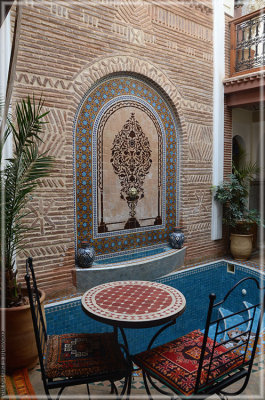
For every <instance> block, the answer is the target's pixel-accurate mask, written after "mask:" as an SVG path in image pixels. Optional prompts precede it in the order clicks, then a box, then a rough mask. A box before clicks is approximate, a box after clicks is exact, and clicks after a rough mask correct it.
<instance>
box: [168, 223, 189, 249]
mask: <svg viewBox="0 0 265 400" xmlns="http://www.w3.org/2000/svg"><path fill="white" fill-rule="evenodd" d="M184 240H185V236H184V233H183V232H182V230H181V228H178V227H176V228H175V229H174V231H173V232H172V233H170V235H169V243H170V245H171V247H173V249H181V248H182V247H183V243H184Z"/></svg>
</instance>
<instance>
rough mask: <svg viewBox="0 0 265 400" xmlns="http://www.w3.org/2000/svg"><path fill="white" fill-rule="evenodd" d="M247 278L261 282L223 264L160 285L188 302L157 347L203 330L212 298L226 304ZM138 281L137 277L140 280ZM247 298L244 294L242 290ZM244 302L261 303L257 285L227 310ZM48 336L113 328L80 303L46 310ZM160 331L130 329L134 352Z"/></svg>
mask: <svg viewBox="0 0 265 400" xmlns="http://www.w3.org/2000/svg"><path fill="white" fill-rule="evenodd" d="M246 276H254V277H256V278H258V279H260V274H259V273H258V271H255V270H254V269H251V268H247V267H245V266H240V265H236V264H235V273H230V272H227V263H226V262H225V261H219V262H215V263H211V264H207V265H203V266H200V267H196V268H194V267H193V268H190V269H187V270H185V271H181V272H176V273H174V274H171V275H169V276H167V277H164V278H161V279H159V280H157V281H159V282H161V283H165V284H167V285H170V286H172V287H175V288H176V289H178V290H180V291H181V292H182V293H183V294H184V296H185V298H186V302H187V307H186V310H185V312H184V313H183V314H182V315H181V316H180V317H179V318H177V320H176V324H175V325H174V326H172V327H170V328H168V329H167V330H166V331H165V332H163V333H162V334H161V335H160V336H159V339H158V340H157V341H156V342H155V344H160V343H165V342H167V341H170V340H173V339H174V338H176V337H179V336H182V335H184V334H186V333H188V332H190V331H192V330H194V329H203V328H204V326H205V320H206V314H207V310H208V304H209V294H210V293H215V294H216V296H217V298H216V300H217V301H218V300H222V298H223V297H224V295H225V294H226V293H227V291H228V290H229V289H230V288H232V287H233V286H234V284H235V283H236V282H238V281H239V280H240V279H242V278H244V277H246ZM136 278H137V277H136ZM243 288H244V289H245V290H246V294H245V295H244V294H243V293H242V289H243ZM243 301H247V302H249V303H252V304H255V303H257V302H259V294H258V293H257V290H255V284H254V283H253V281H247V282H246V283H245V284H244V286H243V287H242V286H241V287H240V288H239V289H238V290H236V292H235V294H234V295H233V297H232V298H228V302H227V303H226V305H225V308H227V309H229V310H231V311H233V309H234V310H236V308H235V307H236V304H238V303H240V304H241V305H242V304H243ZM45 312H46V320H47V331H48V334H60V333H66V332H76V333H78V332H103V331H112V329H113V328H112V327H111V326H109V325H106V324H102V323H100V322H97V321H94V320H93V319H91V318H90V317H88V316H87V315H86V314H85V313H84V312H83V310H82V308H81V301H80V299H75V300H70V301H67V302H64V303H57V304H52V305H47V306H45ZM158 329H159V328H157V327H156V328H148V329H126V330H125V331H126V336H127V339H128V343H129V347H130V352H131V353H132V354H133V353H136V352H139V351H142V350H145V349H146V347H147V345H148V343H149V341H150V339H151V337H152V336H153V335H154V333H155V332H156V331H157V330H158Z"/></svg>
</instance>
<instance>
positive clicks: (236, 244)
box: [213, 163, 261, 260]
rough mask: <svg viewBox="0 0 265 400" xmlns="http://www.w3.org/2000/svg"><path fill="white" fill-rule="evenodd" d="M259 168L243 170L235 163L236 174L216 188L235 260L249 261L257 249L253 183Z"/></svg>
mask: <svg viewBox="0 0 265 400" xmlns="http://www.w3.org/2000/svg"><path fill="white" fill-rule="evenodd" d="M257 172H258V168H257V166H256V165H255V164H252V163H247V164H244V165H243V166H241V167H239V166H237V165H236V164H234V163H233V169H232V174H231V175H229V176H228V178H227V180H225V181H224V182H222V183H221V184H220V185H218V186H216V187H214V188H213V189H214V192H215V194H214V199H215V200H217V201H218V202H220V203H221V204H222V205H223V223H224V224H225V225H227V226H228V228H229V233H230V241H231V242H230V251H231V254H232V255H233V257H234V258H235V259H238V260H247V259H248V258H249V257H250V255H251V253H252V247H253V233H252V231H253V225H254V226H257V225H260V223H261V221H260V216H259V213H258V211H257V210H254V209H252V210H249V208H248V206H247V203H248V195H249V183H250V182H251V181H252V180H253V179H254V177H255V174H256V173H257Z"/></svg>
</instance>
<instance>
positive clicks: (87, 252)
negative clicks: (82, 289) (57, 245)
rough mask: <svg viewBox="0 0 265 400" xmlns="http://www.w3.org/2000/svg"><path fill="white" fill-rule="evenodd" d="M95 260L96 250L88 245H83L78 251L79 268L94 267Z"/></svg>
mask: <svg viewBox="0 0 265 400" xmlns="http://www.w3.org/2000/svg"><path fill="white" fill-rule="evenodd" d="M94 259H95V250H94V248H93V247H91V246H89V245H88V244H87V243H82V244H81V248H79V249H78V250H77V264H78V267H79V268H89V267H92V264H93V261H94Z"/></svg>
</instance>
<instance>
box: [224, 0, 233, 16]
mask: <svg viewBox="0 0 265 400" xmlns="http://www.w3.org/2000/svg"><path fill="white" fill-rule="evenodd" d="M234 3H235V2H234V0H224V12H225V13H226V14H228V15H231V17H233V16H234Z"/></svg>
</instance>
